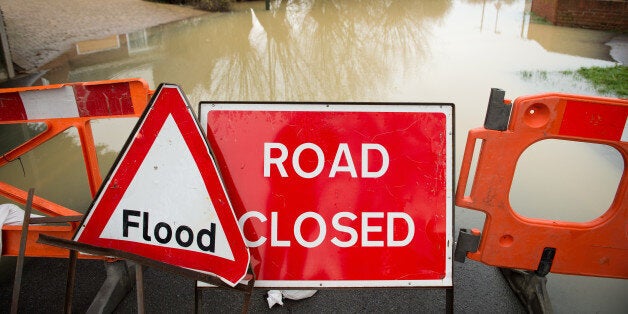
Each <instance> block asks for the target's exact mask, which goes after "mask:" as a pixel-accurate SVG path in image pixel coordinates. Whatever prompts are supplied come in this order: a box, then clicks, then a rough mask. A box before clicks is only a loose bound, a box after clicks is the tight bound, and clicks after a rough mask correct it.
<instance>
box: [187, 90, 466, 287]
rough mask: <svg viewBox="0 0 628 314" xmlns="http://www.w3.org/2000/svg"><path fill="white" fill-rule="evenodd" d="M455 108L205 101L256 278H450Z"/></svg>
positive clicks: (307, 283) (272, 283)
mask: <svg viewBox="0 0 628 314" xmlns="http://www.w3.org/2000/svg"><path fill="white" fill-rule="evenodd" d="M453 115H454V112H453V105H451V104H338V103H325V104H321V103H315V104H305V103H290V104H279V103H242V104H240V103H209V102H202V103H201V104H200V106H199V117H200V119H201V121H200V124H201V126H202V127H203V128H204V129H205V130H206V134H207V137H208V142H209V143H210V146H211V147H212V150H213V152H214V154H215V156H216V160H217V163H218V166H219V168H220V171H221V173H222V174H223V177H224V178H225V185H226V188H227V191H228V192H229V196H230V198H231V200H232V202H233V206H234V210H235V212H236V216H237V219H238V223H239V225H240V227H241V229H242V230H243V233H244V240H245V242H246V244H247V246H248V247H249V249H250V252H251V257H252V263H251V264H252V266H253V271H254V273H255V275H256V286H258V287H312V288H320V287H382V286H390V287H393V286H397V287H425V286H434V287H437V286H438V287H446V286H451V284H452V277H451V275H452V270H451V269H452V263H451V261H452V258H451V257H452V254H451V252H452V246H453V238H452V228H453V214H452V210H453V200H452V193H453V192H452V190H453V184H452V175H453V131H454V127H453Z"/></svg>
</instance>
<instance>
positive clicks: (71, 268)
mask: <svg viewBox="0 0 628 314" xmlns="http://www.w3.org/2000/svg"><path fill="white" fill-rule="evenodd" d="M77 256H78V252H76V251H75V250H70V261H69V265H68V278H67V282H66V284H65V310H64V313H67V314H70V313H72V295H73V294H74V282H75V278H76V259H77Z"/></svg>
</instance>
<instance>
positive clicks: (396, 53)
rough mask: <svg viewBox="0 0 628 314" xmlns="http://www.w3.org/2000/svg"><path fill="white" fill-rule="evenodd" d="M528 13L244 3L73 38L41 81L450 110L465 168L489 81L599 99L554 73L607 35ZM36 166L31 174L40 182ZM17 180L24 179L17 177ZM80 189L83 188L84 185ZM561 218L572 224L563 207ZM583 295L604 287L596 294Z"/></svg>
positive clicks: (593, 304) (563, 287)
mask: <svg viewBox="0 0 628 314" xmlns="http://www.w3.org/2000/svg"><path fill="white" fill-rule="evenodd" d="M529 7H530V2H529V1H525V0H466V1H465V0H458V1H452V0H439V1H410V0H395V1H391V0H386V1H365V0H363V1H360V0H354V1H340V0H328V1H322V0H319V1H315V0H301V1H273V9H272V10H270V11H265V10H264V2H263V1H257V2H252V3H244V4H242V3H239V4H238V5H236V6H235V8H236V10H235V11H234V12H231V13H222V14H212V15H208V16H205V17H201V18H195V19H190V20H186V21H182V22H179V23H174V24H169V25H166V26H160V27H157V28H151V29H147V30H141V31H139V32H135V33H130V34H123V35H119V36H117V37H116V38H114V37H112V38H109V39H105V40H103V41H100V42H92V43H89V45H87V46H86V44H78V45H77V49H75V50H73V51H72V52H70V53H68V54H67V55H66V56H64V57H62V58H60V59H59V60H57V61H55V62H53V63H51V64H50V65H49V66H48V67H49V68H50V72H49V73H48V74H47V75H46V79H47V80H49V81H50V82H51V83H56V82H67V81H89V80H101V79H111V78H122V77H142V78H144V79H146V80H147V81H148V82H149V84H150V85H151V87H152V88H155V87H156V84H159V83H161V82H169V83H176V84H178V85H180V86H181V87H182V88H183V90H184V91H185V92H186V94H187V96H188V97H189V99H190V101H191V103H192V104H194V105H195V104H197V103H198V102H199V101H201V100H204V101H219V100H227V101H247V100H252V101H268V100H278V101H378V102H386V101H411V102H433V101H436V102H453V103H455V104H456V129H457V136H456V143H455V145H456V147H458V151H457V154H456V158H457V161H456V165H457V166H458V167H459V165H460V159H461V155H462V147H464V143H465V142H466V133H467V131H468V130H469V129H471V128H473V127H477V126H480V125H481V124H482V122H483V121H484V120H483V119H484V113H485V108H486V103H487V100H488V95H489V91H490V88H491V87H499V88H502V89H504V90H506V92H507V94H506V97H508V98H514V97H516V96H519V95H530V94H535V93H544V92H566V93H575V94H595V93H596V91H595V89H593V87H592V86H590V85H589V84H588V83H586V82H583V81H578V80H577V79H576V78H575V77H574V76H573V75H564V74H562V73H561V72H562V71H573V70H576V69H578V68H580V67H583V66H610V65H614V63H613V62H611V58H610V56H609V48H608V47H607V46H606V45H604V43H605V42H606V41H608V40H609V39H611V38H612V36H613V34H611V33H606V32H598V31H586V30H580V29H568V28H562V27H554V26H550V25H538V24H534V23H530V14H529ZM79 52H80V53H79ZM525 73H539V75H525ZM114 128H115V127H114ZM129 129H130V128H129ZM103 130H106V128H103ZM103 133H104V134H105V135H104V137H109V138H107V139H105V140H103V141H102V143H104V145H107V146H108V147H109V149H110V150H113V151H117V150H118V149H119V146H120V145H121V144H120V143H122V142H123V141H124V137H125V135H124V134H120V133H124V132H118V133H117V134H116V133H113V132H112V133H111V134H109V135H107V132H106V131H104V132H103ZM69 136H71V135H69ZM66 145H69V144H66ZM59 146H62V145H61V144H59ZM56 149H57V150H59V149H60V148H56ZM580 150H581V148H569V147H568V148H564V149H561V153H563V154H564V156H570V155H575V154H580ZM586 150H587V151H588V153H587V154H586V159H585V161H583V163H585V164H586V165H587V167H589V168H592V169H593V171H595V172H596V173H598V174H599V173H609V172H610V173H612V172H613V171H615V172H616V173H621V171H622V168H623V165H624V161H623V160H622V157H621V156H618V155H617V154H610V155H608V154H605V153H604V150H603V149H598V148H595V147H593V148H591V147H587V148H586ZM54 152H55V149H54V148H51V149H50V151H48V152H46V153H44V154H45V155H46V156H47V157H46V158H40V159H38V160H37V161H34V164H39V163H43V162H45V160H46V159H52V158H57V157H55V155H56V153H54ZM551 154H552V148H549V147H543V146H541V147H540V148H538V149H536V150H535V152H534V154H533V155H538V156H550V155H551ZM609 156H610V157H609ZM609 158H610V159H611V160H610V162H609ZM546 160H547V159H546V158H541V160H540V161H534V160H533V161H531V162H526V164H524V165H523V166H522V167H520V168H518V169H517V171H518V172H521V173H531V171H532V169H533V168H536V167H539V166H540V165H541V164H542V163H543V162H545V161H546ZM60 165H63V167H68V168H71V167H73V166H74V162H68V161H63V160H57V161H55V162H54V163H51V164H50V165H47V166H46V168H47V167H53V168H54V169H53V170H54V171H64V170H61V168H62V167H60ZM602 165H610V166H609V167H611V168H603V167H602ZM604 167H605V166H604ZM598 169H599V171H598ZM556 171H557V173H555V176H559V177H567V178H571V176H570V175H571V173H572V171H571V170H570V169H556ZM28 172H29V173H33V174H35V172H32V171H30V170H29V171H28ZM44 172H45V171H42V172H38V173H37V175H38V176H44V177H45V176H46V175H47V174H46V173H44ZM79 172H80V171H79ZM11 176H15V178H17V177H20V176H22V174H21V171H17V170H16V171H15V173H14V174H11V175H9V177H10V178H11V179H13V177H11ZM83 176H84V174H83ZM529 177H530V176H526V175H522V176H519V175H518V176H517V180H521V182H515V184H516V186H518V187H521V186H523V187H525V186H530V185H534V181H533V180H537V179H530V178H529ZM4 178H6V177H4ZM20 180H21V179H20ZM574 180H575V179H574ZM597 180H598V182H595V184H596V185H597V186H598V187H599V189H600V190H604V191H608V190H613V189H616V187H617V182H616V181H613V179H610V180H609V179H607V178H606V177H604V176H602V177H601V178H598V179H597ZM78 182H79V183H77V185H84V186H85V188H84V189H83V190H85V189H87V188H86V186H87V184H86V183H84V182H85V181H80V180H79V181H78ZM49 183H51V182H49ZM52 183H53V184H56V189H55V190H54V191H51V192H50V193H51V194H56V195H55V196H53V195H50V196H49V197H50V198H51V199H53V200H59V201H60V202H61V203H62V204H68V202H69V200H72V199H78V197H76V196H75V194H80V195H86V194H87V195H88V194H89V193H88V192H86V190H85V191H83V190H81V188H80V187H79V186H76V187H75V186H74V185H70V184H74V183H70V182H67V183H59V182H52ZM42 189H43V187H42ZM529 192H530V191H529V190H528V189H526V188H520V189H519V190H518V191H515V192H513V193H514V195H513V194H511V198H513V199H517V200H520V201H521V204H524V205H521V207H524V208H520V207H519V206H518V208H517V210H522V211H523V212H525V213H529V215H530V216H536V217H546V218H549V217H548V216H543V211H540V210H539V209H538V208H536V207H537V205H535V204H538V203H533V202H529V201H528V200H529V197H530V196H529ZM592 193H596V192H595V191H592V190H590V189H587V187H586V186H585V187H577V188H575V189H569V190H567V189H565V188H564V187H562V186H556V187H555V189H554V191H553V196H556V199H557V200H556V201H552V200H549V199H544V198H542V199H541V200H536V201H538V202H541V203H543V204H551V202H560V200H561V199H566V198H569V199H576V200H575V201H574V203H572V204H575V205H573V206H578V204H579V203H578V201H577V199H578V198H586V199H587V200H588V199H598V198H601V199H602V200H601V201H600V203H599V204H592V205H591V206H593V207H595V206H598V207H600V208H608V201H609V200H608V198H609V196H604V195H607V194H604V195H602V196H601V197H600V195H597V194H595V195H591V194H592ZM610 197H612V196H610ZM81 198H82V201H80V202H81V204H80V205H68V206H70V207H72V208H77V207H79V208H80V207H82V206H83V207H84V206H87V205H88V201H87V198H88V197H85V196H81ZM526 204H527V205H526ZM74 206H76V207H74ZM549 206H550V207H551V205H549ZM559 217H565V219H579V218H570V216H569V213H561V215H559ZM483 219H484V217H483V215H482V214H480V213H479V212H475V211H470V210H466V209H462V208H457V209H456V226H458V227H481V225H482V223H483ZM551 276H552V278H551V279H550V295H552V296H554V295H556V296H560V297H556V298H554V297H553V298H552V300H553V301H554V303H555V304H554V307H555V309H556V310H557V311H559V312H566V311H569V310H570V309H574V307H575V308H576V309H577V310H579V311H585V312H590V311H611V312H612V311H616V312H619V311H622V310H625V309H626V308H628V303H627V302H628V300H626V298H625V297H624V296H623V294H625V291H628V284H627V283H626V281H621V280H610V279H601V280H597V279H596V280H592V279H591V280H587V278H584V279H580V278H579V279H577V280H579V281H582V282H584V283H583V284H584V285H590V286H589V287H588V288H587V289H586V290H584V291H581V292H578V291H573V292H572V289H571V287H570V283H569V282H571V281H572V279H571V278H573V277H569V276H557V275H551ZM590 290H595V291H596V292H598V291H604V293H602V296H599V295H597V296H596V298H597V299H592V298H589V297H588V296H587V294H588V292H589V291H590ZM566 291H568V292H566Z"/></svg>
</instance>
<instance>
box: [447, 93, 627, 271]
mask: <svg viewBox="0 0 628 314" xmlns="http://www.w3.org/2000/svg"><path fill="white" fill-rule="evenodd" d="M501 92H503V91H501ZM492 96H493V95H492ZM492 98H493V97H492ZM501 101H502V102H503V94H502V95H501ZM490 106H491V105H490V104H489V107H490ZM502 106H503V108H508V107H509V104H505V105H504V104H502ZM489 110H490V108H489ZM627 118H628V100H622V99H611V98H600V97H584V96H576V95H565V94H544V95H537V96H528V97H521V98H518V99H517V100H516V101H515V103H514V105H512V112H511V114H510V120H508V115H507V114H506V115H505V119H501V120H502V123H501V125H503V126H504V128H500V127H491V126H489V127H488V128H487V127H485V128H478V129H473V130H471V131H469V135H468V138H467V144H466V147H465V153H464V158H463V162H462V166H461V171H460V179H459V181H458V188H457V191H456V205H458V206H462V207H466V208H471V209H475V210H480V211H483V212H484V213H486V221H485V224H484V229H483V231H482V233H481V238H480V244H479V247H478V250H477V251H476V252H469V253H467V257H469V258H471V259H473V260H477V261H481V262H483V263H485V264H489V265H493V266H499V267H505V268H517V269H525V270H537V272H541V273H543V268H545V270H546V271H551V272H553V273H562V274H575V275H587V276H600V277H614V278H628V197H627V196H628V179H627V175H626V173H627V169H628V122H627ZM488 120H490V119H488V115H487V122H486V123H485V126H487V125H491V124H492V123H489V122H490V121H488ZM493 125H500V123H497V124H494V123H493ZM550 138H551V139H561V140H570V141H580V142H589V143H598V144H605V145H609V146H612V147H614V148H616V149H617V150H618V151H619V152H620V153H621V155H622V156H623V158H624V172H623V175H622V178H621V181H620V183H619V186H618V189H617V192H616V194H615V198H614V200H613V203H612V205H611V206H610V208H609V209H608V210H607V211H606V212H605V213H604V214H603V215H601V216H600V217H598V218H596V219H594V220H592V221H589V222H585V223H573V222H562V221H553V220H543V219H532V218H527V217H523V216H521V215H519V214H517V213H516V212H515V211H514V210H513V209H512V207H511V205H510V202H509V192H510V187H511V184H512V180H513V176H514V173H515V167H516V165H517V160H518V159H519V157H520V156H521V154H522V153H523V152H524V150H525V149H526V148H528V147H529V146H530V145H532V144H533V143H535V142H538V141H540V140H543V139H550ZM476 140H482V147H481V150H480V153H479V156H478V157H477V166H476V171H475V177H474V180H473V185H472V186H471V188H470V192H469V191H465V187H467V181H468V178H469V171H470V168H471V163H472V158H473V152H474V147H475V143H476ZM583 180H586V178H583ZM466 192H469V194H468V195H465V193H466ZM545 273H546V272H545Z"/></svg>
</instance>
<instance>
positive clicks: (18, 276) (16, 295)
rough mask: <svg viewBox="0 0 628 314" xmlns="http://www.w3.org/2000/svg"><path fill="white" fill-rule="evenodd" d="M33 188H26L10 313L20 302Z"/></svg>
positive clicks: (15, 310) (13, 311)
mask: <svg viewBox="0 0 628 314" xmlns="http://www.w3.org/2000/svg"><path fill="white" fill-rule="evenodd" d="M34 194H35V189H34V188H30V189H29V190H28V197H27V199H26V208H24V221H23V222H22V237H21V240H20V254H19V255H18V257H17V265H16V266H15V280H14V281H13V299H12V300H11V313H12V314H13V313H17V308H18V305H19V302H20V288H21V286H22V270H23V268H24V252H25V251H26V237H27V236H28V225H29V224H30V218H31V207H32V205H33V195H34Z"/></svg>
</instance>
